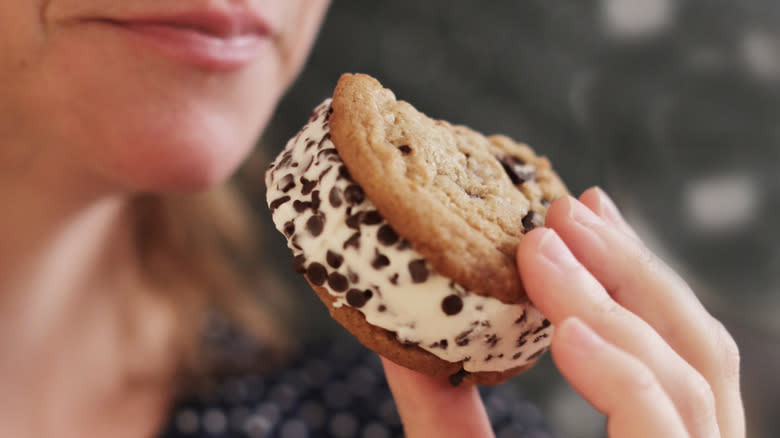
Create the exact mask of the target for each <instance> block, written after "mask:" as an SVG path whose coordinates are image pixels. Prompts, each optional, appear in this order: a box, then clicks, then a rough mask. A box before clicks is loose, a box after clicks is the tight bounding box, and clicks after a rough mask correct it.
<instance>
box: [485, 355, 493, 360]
mask: <svg viewBox="0 0 780 438" xmlns="http://www.w3.org/2000/svg"><path fill="white" fill-rule="evenodd" d="M490 359H493V355H492V354H488V355H487V357H485V362H490Z"/></svg>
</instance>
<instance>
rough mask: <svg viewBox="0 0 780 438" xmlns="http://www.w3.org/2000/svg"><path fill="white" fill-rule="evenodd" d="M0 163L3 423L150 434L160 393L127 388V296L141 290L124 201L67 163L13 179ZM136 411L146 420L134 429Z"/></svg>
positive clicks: (18, 171) (30, 166) (33, 163)
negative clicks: (120, 424)
mask: <svg viewBox="0 0 780 438" xmlns="http://www.w3.org/2000/svg"><path fill="white" fill-rule="evenodd" d="M0 158H2V157H0ZM6 163H7V161H6V162H0V175H2V177H0V205H3V206H4V208H3V210H4V214H2V215H0V388H2V391H0V424H4V425H6V426H9V425H10V427H11V428H13V425H16V426H17V427H18V431H25V432H26V434H28V435H29V436H49V435H52V436H53V435H57V436H68V435H70V433H68V431H71V432H72V433H73V435H77V434H78V435H81V436H84V433H83V429H92V430H99V429H101V427H100V424H101V423H105V422H106V421H110V420H117V421H121V419H122V418H124V421H125V422H128V421H130V422H132V423H134V427H131V428H129V429H126V430H132V431H136V432H138V428H143V425H146V426H147V428H148V429H149V430H147V433H145V434H144V435H147V434H148V433H149V432H150V431H151V430H153V426H150V425H149V424H148V422H149V418H152V419H154V420H157V419H159V416H160V412H162V409H161V407H162V406H161V405H162V404H164V403H165V400H166V397H165V396H164V394H166V392H165V391H164V390H161V389H158V390H156V391H138V390H137V388H133V389H132V390H130V388H129V386H128V385H127V372H126V367H125V366H124V362H123V361H124V360H125V359H126V358H127V357H128V354H129V352H127V351H125V350H124V348H125V347H126V346H127V345H126V343H125V342H124V341H125V339H124V338H126V337H127V333H126V331H127V330H126V326H125V325H124V322H125V319H126V317H125V315H126V313H127V312H128V309H127V307H125V305H126V304H127V300H126V299H125V297H126V296H127V295H128V294H131V293H138V294H139V295H141V294H140V292H141V290H142V289H143V288H144V286H143V282H142V277H141V276H140V275H138V271H137V266H136V265H135V264H134V257H133V254H134V253H133V246H132V239H131V238H132V228H131V225H132V224H130V223H129V222H128V221H127V220H126V214H124V213H125V207H126V204H127V201H126V197H125V196H123V195H120V194H117V193H107V192H100V191H97V190H95V189H93V187H105V184H102V185H101V184H98V183H97V179H96V178H93V177H87V176H86V175H87V172H83V171H82V172H74V169H68V168H67V166H66V165H63V164H64V162H63V161H59V162H56V163H51V164H52V165H47V164H48V163H46V162H45V161H44V160H43V159H40V160H35V159H32V158H30V159H29V160H24V161H23V163H22V165H21V166H19V162H16V163H14V164H15V167H14V168H13V169H10V170H9V169H8V168H7V166H6ZM163 387H164V386H160V387H159V388H163ZM149 409H153V411H152V412H148V410H149ZM139 411H145V412H144V416H145V417H146V419H145V420H142V421H140V422H139V421H138V417H137V416H136V415H134V414H137V413H138V412H139ZM90 417H94V418H90ZM94 420H99V421H94ZM78 423H80V424H81V425H85V424H90V426H83V427H82V426H81V425H79V426H77V424H78ZM152 423H153V424H154V425H156V421H152ZM6 426H4V430H8V429H7V428H6ZM113 426H115V427H116V426H117V425H116V424H114V425H113ZM111 435H113V433H112V434H111ZM16 436H24V434H21V435H20V434H18V433H17V434H16ZM136 436H143V435H137V434H136Z"/></svg>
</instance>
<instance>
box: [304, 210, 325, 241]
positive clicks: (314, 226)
mask: <svg viewBox="0 0 780 438" xmlns="http://www.w3.org/2000/svg"><path fill="white" fill-rule="evenodd" d="M324 227H325V216H324V215H323V214H315V215H314V216H312V217H310V218H309V220H308V221H306V230H307V231H308V232H309V233H311V235H312V236H314V237H317V236H319V235H320V234H322V229H323V228H324Z"/></svg>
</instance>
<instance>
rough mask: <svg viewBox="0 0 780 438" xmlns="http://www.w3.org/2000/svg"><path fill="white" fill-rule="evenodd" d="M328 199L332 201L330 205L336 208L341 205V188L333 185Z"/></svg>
mask: <svg viewBox="0 0 780 438" xmlns="http://www.w3.org/2000/svg"><path fill="white" fill-rule="evenodd" d="M328 201H330V205H332V206H333V207H335V208H338V207H341V203H342V201H341V189H339V188H338V187H333V188H332V189H330V194H328Z"/></svg>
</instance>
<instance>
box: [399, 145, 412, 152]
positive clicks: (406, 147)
mask: <svg viewBox="0 0 780 438" xmlns="http://www.w3.org/2000/svg"><path fill="white" fill-rule="evenodd" d="M398 150H399V151H401V153H402V154H404V155H409V154H411V153H412V148H411V147H410V146H409V145H408V144H405V145H403V146H398Z"/></svg>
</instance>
